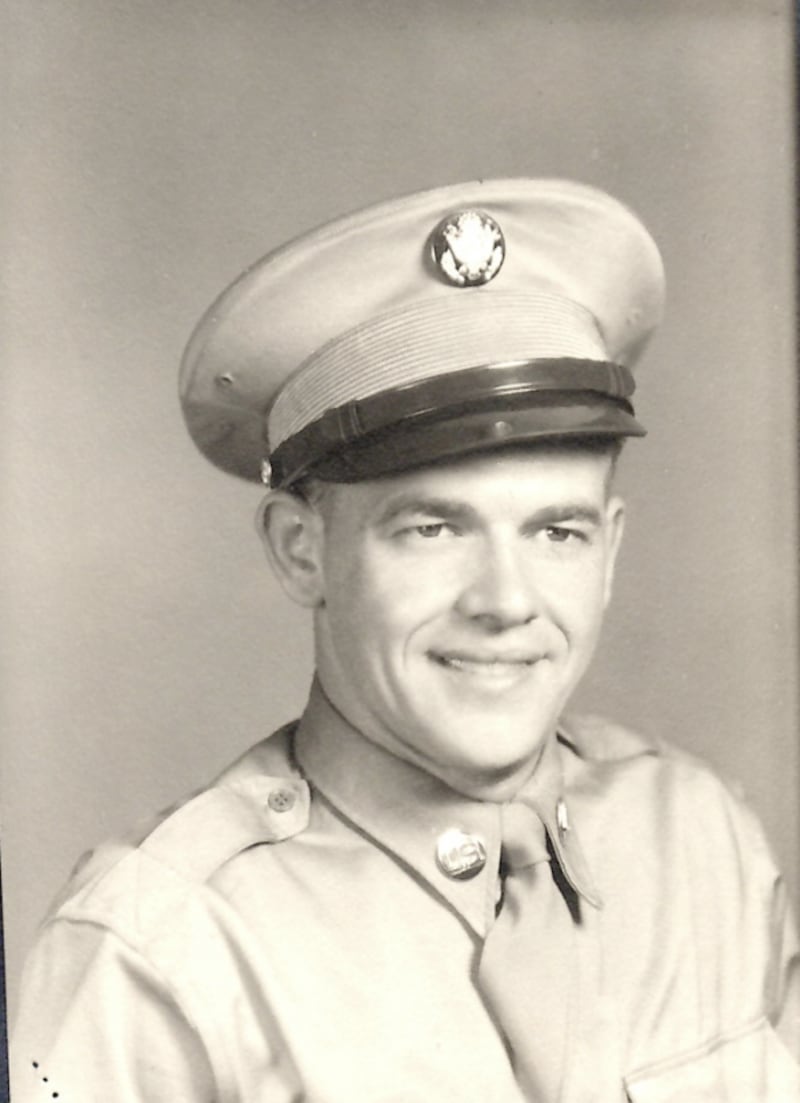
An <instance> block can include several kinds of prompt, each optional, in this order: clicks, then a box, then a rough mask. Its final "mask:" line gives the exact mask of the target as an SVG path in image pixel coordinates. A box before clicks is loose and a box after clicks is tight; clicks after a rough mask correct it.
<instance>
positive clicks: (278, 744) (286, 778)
mask: <svg viewBox="0 0 800 1103" xmlns="http://www.w3.org/2000/svg"><path fill="white" fill-rule="evenodd" d="M267 765H268V766H269V768H270V770H272V771H274V772H272V773H266V772H264V767H265V766H267ZM310 803H311V801H310V792H309V787H308V783H307V782H306V781H305V780H304V779H303V778H302V777H301V776H300V774H299V771H298V770H297V769H296V767H294V766H293V764H292V762H291V759H290V756H289V753H288V732H287V730H286V729H283V730H281V731H279V732H277V733H276V734H275V735H274V736H271V737H270V738H269V739H268V740H265V741H264V742H263V743H261V744H259V745H258V746H256V747H254V748H253V749H252V750H251V751H248V753H247V754H246V755H244V756H243V758H241V759H240V760H239V761H238V762H237V763H235V765H234V766H232V767H231V768H230V769H228V770H226V771H225V773H224V774H223V775H222V776H221V777H220V778H219V779H218V780H217V781H216V783H215V784H214V785H213V786H211V787H210V788H209V789H205V790H204V791H203V792H201V793H199V794H197V796H194V797H192V798H191V799H190V800H188V801H187V802H186V803H185V804H183V805H181V806H180V807H179V808H178V809H177V810H176V811H174V812H172V814H171V815H169V816H167V817H166V818H165V819H163V820H162V821H161V822H160V823H159V824H158V826H157V827H155V829H154V830H153V831H151V832H150V834H148V835H147V837H146V838H145V839H143V840H142V842H141V843H140V844H139V850H140V851H141V852H142V853H145V854H147V855H148V856H149V857H151V858H154V859H156V860H157V861H159V862H161V863H162V864H163V865H166V866H169V867H170V868H171V869H172V870H173V871H174V872H176V873H178V874H179V875H180V876H181V877H183V878H185V879H188V880H192V881H205V880H207V879H208V878H209V877H210V876H211V874H213V873H214V871H215V870H216V869H219V867H220V866H222V865H224V863H225V862H227V861H229V860H230V859H231V858H233V857H234V856H235V855H236V854H238V853H240V852H241V851H242V850H246V849H248V848H249V847H251V846H255V845H257V844H259V843H278V842H282V841H283V840H284V839H289V838H291V837H292V836H294V835H298V834H299V833H300V832H301V831H303V830H304V829H305V828H306V827H307V825H308V817H309V808H310Z"/></svg>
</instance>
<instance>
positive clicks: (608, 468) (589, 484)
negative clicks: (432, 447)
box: [331, 445, 614, 515]
mask: <svg viewBox="0 0 800 1103" xmlns="http://www.w3.org/2000/svg"><path fill="white" fill-rule="evenodd" d="M613 465H614V461H613V458H612V456H611V454H610V453H609V452H606V451H595V450H590V449H586V448H581V447H579V446H569V445H558V446H556V445H553V446H537V447H536V448H530V447H528V448H521V449H508V450H504V451H503V452H492V453H487V454H483V455H475V456H471V457H466V458H462V459H459V460H455V461H453V462H448V463H441V464H432V465H429V466H426V467H420V468H415V469H414V470H412V471H408V472H405V473H403V474H400V475H393V476H388V477H383V478H380V479H373V480H366V481H363V482H358V483H336V484H333V486H332V491H333V494H332V497H331V501H332V503H335V507H336V511H337V512H346V513H348V514H350V515H352V514H353V513H359V514H362V515H366V514H370V513H373V512H381V511H382V510H383V508H384V507H386V506H387V505H389V504H391V503H393V502H396V501H399V502H401V503H406V502H407V503H408V506H409V508H414V506H415V504H417V503H419V504H420V505H422V504H424V503H425V502H427V501H449V502H452V503H456V502H457V503H461V504H464V505H467V506H470V507H471V508H474V509H491V510H493V511H498V510H503V509H506V508H509V507H511V506H512V505H516V504H517V503H520V502H522V503H530V504H531V505H532V506H533V507H536V506H539V505H546V504H548V503H549V502H553V503H557V502H558V503H561V502H571V501H574V502H575V503H576V504H578V503H580V502H584V501H585V502H589V501H591V502H594V503H596V502H598V501H599V500H602V499H604V498H605V496H606V493H607V490H608V482H609V478H610V475H611V472H612V469H613Z"/></svg>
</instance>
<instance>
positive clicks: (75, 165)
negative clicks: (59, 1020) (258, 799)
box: [0, 0, 798, 1007]
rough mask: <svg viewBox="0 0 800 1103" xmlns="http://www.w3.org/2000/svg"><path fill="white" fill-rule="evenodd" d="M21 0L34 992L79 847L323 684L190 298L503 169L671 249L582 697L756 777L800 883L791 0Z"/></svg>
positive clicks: (22, 357)
mask: <svg viewBox="0 0 800 1103" xmlns="http://www.w3.org/2000/svg"><path fill="white" fill-rule="evenodd" d="M5 7H6V21H7V26H6V30H5V33H4V35H3V41H4V49H5V53H6V58H5V63H4V67H3V68H4V72H5V79H6V81H7V83H8V88H7V98H6V102H7V103H9V104H10V105H11V107H10V111H9V112H8V115H7V122H8V126H7V133H6V150H7V152H6V156H5V158H4V162H5V164H4V169H3V172H4V183H5V193H4V196H3V206H2V210H3V222H2V227H3V235H4V245H3V250H2V261H0V264H2V268H3V271H4V276H5V282H6V293H5V300H4V306H3V319H2V325H3V332H4V345H5V355H4V361H5V363H4V370H3V375H2V384H1V385H2V390H3V402H2V407H0V409H1V410H2V414H0V417H1V418H2V436H1V437H0V440H2V483H1V484H0V485H1V486H2V495H3V502H2V523H3V541H2V562H1V563H0V567H1V568H2V572H1V574H2V581H1V582H0V586H2V590H1V591H0V614H1V615H2V623H3V643H2V653H1V654H0V658H1V659H2V667H1V668H0V676H1V678H2V683H1V685H0V689H1V690H2V693H1V694H0V699H1V701H2V704H1V705H0V713H1V715H0V730H1V731H2V740H3V746H2V755H3V761H2V770H3V773H2V812H3V838H2V843H3V851H2V857H3V877H4V892H5V914H6V936H7V954H8V967H9V988H10V996H11V1001H12V1007H13V1004H14V1000H15V996H16V992H17V986H18V980H19V970H20V967H21V960H22V957H23V955H24V953H25V951H26V949H27V948H28V946H29V945H30V942H31V939H32V937H33V934H34V931H35V927H36V924H37V922H38V921H39V919H40V917H41V915H42V913H43V912H44V910H45V908H46V907H47V905H48V903H49V901H50V899H51V898H52V896H53V895H54V893H55V892H56V890H57V889H58V887H59V885H60V884H61V883H62V882H63V880H64V878H65V877H66V875H67V874H68V872H69V870H70V868H71V867H72V865H73V863H74V862H75V860H76V859H77V857H78V856H79V854H80V853H81V852H82V851H83V850H85V849H86V848H87V847H89V846H90V845H92V844H94V843H96V842H98V841H99V840H101V839H103V838H104V837H106V836H108V835H109V834H113V833H115V832H120V831H121V830H123V829H124V828H125V827H126V826H127V825H129V824H131V823H132V822H134V821H135V820H137V819H138V818H140V817H141V816H142V815H144V814H145V813H147V812H149V811H153V810H155V809H157V808H159V807H162V806H164V805H167V804H169V803H171V802H173V801H174V800H175V799H176V798H178V797H179V796H180V795H181V794H183V793H185V792H187V791H188V790H191V789H192V788H194V787H197V786H199V785H201V784H202V783H203V782H204V781H205V780H206V779H209V778H210V777H212V776H213V775H214V774H215V772H216V771H217V770H219V769H220V768H221V767H222V766H223V765H224V764H225V763H226V762H227V761H228V760H229V759H232V758H233V757H234V756H235V755H236V754H238V753H239V752H240V751H242V750H244V749H245V748H246V747H248V746H249V745H250V744H252V743H254V742H256V741H257V740H258V739H260V738H261V737H262V736H264V735H266V734H267V733H268V732H270V731H271V730H272V729H274V728H275V727H276V726H277V725H278V724H280V723H281V722H283V721H285V720H287V719H288V718H290V717H292V716H294V715H296V714H297V713H298V711H299V710H300V709H301V708H302V706H303V703H304V700H305V695H306V691H307V687H308V683H309V678H310V673H311V657H310V631H309V625H308V621H307V615H306V614H305V613H304V612H303V611H301V610H299V609H295V608H294V607H293V606H291V605H290V603H289V602H288V600H287V599H285V598H284V597H283V595H282V594H281V593H280V592H279V591H278V588H277V585H276V584H275V582H274V581H273V580H272V578H271V576H270V574H269V570H268V568H267V565H266V563H265V561H264V559H263V557H262V552H261V548H260V545H259V543H258V540H257V538H256V536H255V534H254V523H253V518H254V514H255V511H256V508H257V506H258V503H259V501H260V493H259V489H258V488H257V487H254V486H251V485H248V484H245V483H240V482H237V481H236V480H234V479H232V478H230V477H227V476H224V475H222V474H220V473H218V472H216V471H215V470H214V469H213V468H212V467H211V466H210V465H209V464H207V463H206V462H205V461H204V460H203V459H202V458H201V457H200V455H199V454H198V453H196V452H195V451H194V448H193V446H192V444H191V442H190V441H189V439H188V437H187V435H186V433H185V432H184V429H183V425H182V421H181V415H180V410H179V406H178V402H177V397H176V372H177V365H178V361H179V357H180V354H181V350H182V347H183V344H184V342H185V340H186V338H187V336H188V334H189V332H190V330H191V328H192V326H193V325H194V323H195V321H196V319H197V318H198V317H199V315H200V313H201V312H202V311H203V310H204V309H205V307H206V306H207V305H208V303H209V302H210V301H211V299H212V298H213V297H214V296H215V295H216V293H217V292H218V291H219V290H221V288H222V287H223V285H225V284H226V283H227V282H228V281H229V280H231V279H232V278H233V277H234V276H236V275H237V274H238V273H239V271H240V270H241V269H242V268H243V267H244V266H245V265H247V264H248V263H249V262H251V261H252V260H254V259H255V258H257V257H258V256H260V255H261V254H262V253H264V252H266V251H267V250H268V249H269V248H271V247H273V246H274V245H276V244H278V243H281V242H282V241H284V240H285V239H286V238H288V237H289V236H293V235H294V234H295V233H297V232H299V231H301V230H305V229H307V228H310V227H311V226H313V225H315V224H317V223H319V222H321V221H325V220H326V219H328V218H329V217H332V216H334V215H336V214H339V213H341V212H344V211H346V210H349V209H352V208H356V207H359V206H361V205H362V204H365V203H368V202H372V201H374V200H378V199H383V198H386V197H389V196H392V195H395V194H399V193H402V192H407V191H413V190H415V189H418V188H422V187H428V186H432V185H436V184H441V183H446V182H454V181H458V180H461V179H468V178H473V177H488V176H504V175H508V176H511V175H546V176H566V177H572V178H575V179H578V180H583V181H586V182H588V183H591V184H596V185H599V186H600V187H603V188H606V189H608V190H609V191H611V192H612V193H613V194H615V195H617V196H619V197H620V198H622V199H624V200H625V201H627V202H628V203H629V204H630V205H632V206H633V207H634V208H635V209H636V210H637V211H638V212H639V214H640V215H641V216H642V218H643V219H644V221H645V223H646V224H647V225H648V227H649V228H650V229H651V231H652V232H653V234H654V236H655V237H656V239H657V240H658V242H659V243H660V246H661V248H662V251H663V254H664V260H665V263H666V268H667V275H668V292H669V294H668V300H669V305H668V313H667V317H666V320H665V323H664V325H663V328H662V330H661V331H660V333H659V335H658V337H657V339H656V341H655V342H654V343H653V345H652V346H651V348H650V350H649V353H648V354H647V355H646V356H645V360H644V363H643V365H642V366H641V368H640V369H639V370H638V378H639V397H638V400H637V411H638V412H639V413H640V415H641V418H642V420H643V421H644V423H645V424H646V425H647V426H648V427H649V430H650V434H649V436H648V438H647V439H646V440H645V441H643V442H634V443H632V444H629V445H628V447H627V449H626V453H625V456H624V459H623V466H622V488H623V492H624V493H625V495H626V497H627V499H628V503H629V517H628V532H627V537H626V544H625V547H624V549H623V554H622V559H621V563H620V565H619V571H618V580H617V588H616V593H615V598H614V604H613V608H612V611H611V613H610V616H609V620H608V623H607V627H606V632H605V636H604V639H603V642H602V644H601V651H600V653H599V655H598V657H597V659H596V661H595V664H594V666H593V668H592V671H591V674H590V676H589V678H588V680H587V681H586V683H585V684H584V686H583V688H582V690H581V691H580V695H579V701H578V704H579V705H580V707H581V708H584V709H589V710H591V711H595V712H601V713H605V714H608V715H610V716H612V717H614V718H615V719H617V720H619V721H621V722H623V723H626V724H628V725H632V726H637V727H640V728H643V729H646V730H647V731H649V732H652V733H654V734H658V735H661V736H664V737H666V738H668V739H672V740H674V741H676V742H677V743H679V744H680V745H682V746H684V747H687V748H690V749H692V750H694V751H696V752H697V753H698V754H700V755H703V756H705V757H706V758H708V759H710V760H711V761H712V762H713V763H715V764H716V765H717V767H718V768H719V769H720V770H722V771H723V773H725V774H726V775H727V776H729V777H730V778H733V779H735V780H736V781H737V782H738V783H740V784H741V785H742V786H743V787H744V789H745V790H746V792H747V794H748V795H749V797H750V799H751V801H752V803H753V805H754V806H755V808H756V809H757V811H758V812H759V814H760V815H761V817H762V819H763V821H764V822H765V824H766V827H767V831H768V834H769V836H770V839H771V841H772V844H773V846H774V848H775V850H776V852H777V854H778V857H779V860H780V862H781V864H782V865H783V867H784V868H785V869H786V871H787V874H788V875H789V878H790V882H791V884H792V885H793V886H794V888H795V890H796V887H797V880H796V857H797V853H796V844H797V834H798V830H797V829H798V822H797V808H796V798H797V792H798V750H797V739H796V731H797V690H796V673H797V670H796V663H797V631H796V628H797V625H796V577H795V576H796V562H795V535H796V531H795V530H796V471H795V459H796V457H795V439H796V429H795V420H796V403H795V369H794V322H795V316H794V300H793V288H792V270H793V230H794V211H793V206H792V196H793V182H792V178H791V173H792V163H793V149H792V135H793V119H792V111H793V106H792V74H791V63H792V38H793V36H792V8H791V5H790V4H789V3H788V2H774V3H767V2H758V0H739V2H737V0H670V2H669V3H658V2H656V0H653V2H652V3H647V2H646V0H491V2H489V0H487V2H482V0H438V2H437V0H430V2H425V0H407V2H399V0H213V2H211V0H171V2H169V3H164V2H163V0H125V2H123V0H72V2H70V3H68V4H66V3H63V2H61V0H11V2H10V3H8V4H7V5H6V6H5ZM376 263H380V258H376ZM687 830H691V824H689V825H687ZM697 845H698V846H702V845H703V839H702V838H698V839H697Z"/></svg>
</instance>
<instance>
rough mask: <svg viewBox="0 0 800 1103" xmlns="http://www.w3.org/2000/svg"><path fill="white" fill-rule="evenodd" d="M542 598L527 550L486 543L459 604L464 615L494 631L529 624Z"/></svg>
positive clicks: (537, 612)
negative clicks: (527, 558) (525, 551)
mask: <svg viewBox="0 0 800 1103" xmlns="http://www.w3.org/2000/svg"><path fill="white" fill-rule="evenodd" d="M540 604H541V598H540V594H539V591H538V588H537V586H536V581H535V579H534V577H533V572H532V567H531V564H530V563H529V562H526V560H525V557H524V553H523V552H522V551H521V550H519V549H516V548H514V547H511V546H510V545H509V544H507V543H492V544H491V545H489V546H484V547H483V548H482V549H481V551H480V553H479V556H478V560H477V562H476V564H475V566H474V570H473V573H472V575H471V577H470V579H469V582H468V584H467V585H466V586H465V587H464V589H463V590H462V591H461V594H460V595H459V599H458V601H457V603H456V607H457V609H458V611H459V612H460V613H461V615H462V616H464V617H467V618H468V619H469V620H471V621H477V622H479V623H481V624H482V625H483V626H484V627H485V628H487V629H488V630H489V631H492V632H501V631H503V630H504V629H507V628H513V627H516V626H518V625H522V624H527V623H528V622H529V621H531V620H533V619H534V618H535V617H536V616H538V615H539V612H540Z"/></svg>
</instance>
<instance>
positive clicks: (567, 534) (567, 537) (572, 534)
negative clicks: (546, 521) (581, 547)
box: [544, 525, 587, 544]
mask: <svg viewBox="0 0 800 1103" xmlns="http://www.w3.org/2000/svg"><path fill="white" fill-rule="evenodd" d="M544 531H545V535H546V536H547V539H548V540H549V541H550V543H551V544H567V543H569V542H570V541H572V540H581V541H585V540H586V539H587V536H586V533H585V532H583V531H582V530H581V529H572V528H566V527H565V526H564V525H548V526H547V528H546V529H545V530H544Z"/></svg>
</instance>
